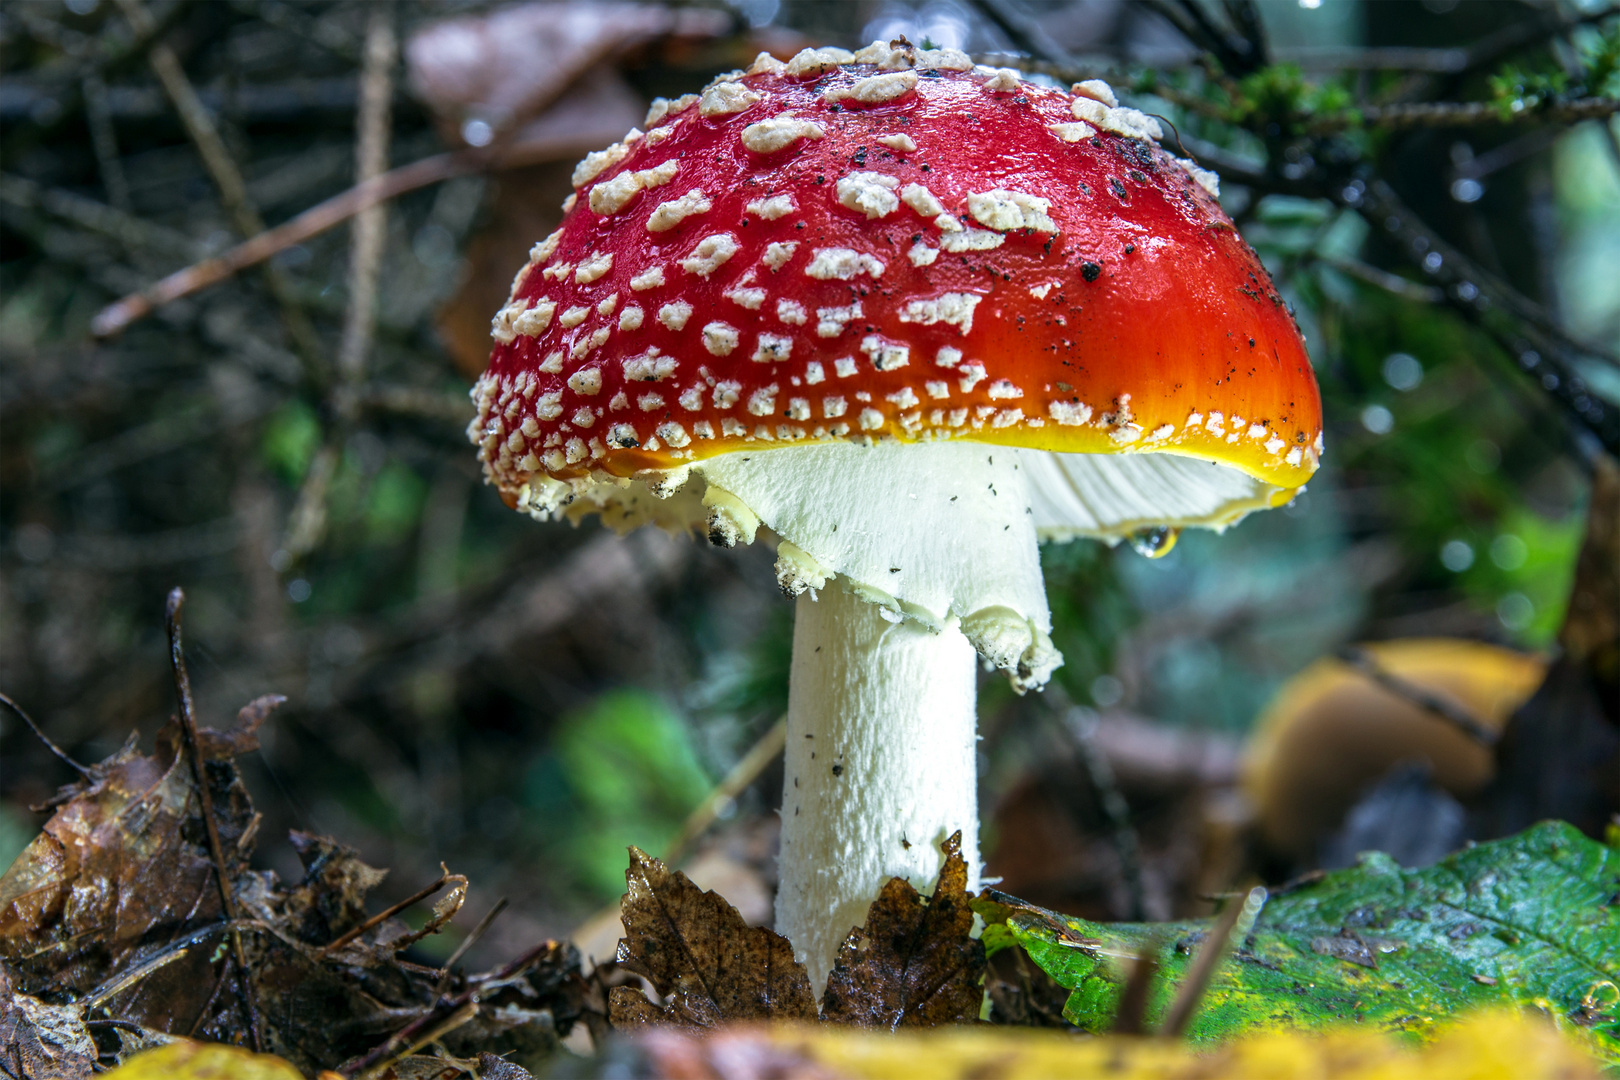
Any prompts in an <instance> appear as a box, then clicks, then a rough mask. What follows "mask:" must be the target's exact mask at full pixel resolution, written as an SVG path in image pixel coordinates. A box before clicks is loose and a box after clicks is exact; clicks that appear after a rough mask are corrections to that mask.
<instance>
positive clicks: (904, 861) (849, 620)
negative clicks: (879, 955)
mask: <svg viewBox="0 0 1620 1080" xmlns="http://www.w3.org/2000/svg"><path fill="white" fill-rule="evenodd" d="M797 603H798V610H797V613H796V616H795V618H796V622H795V625H794V629H793V670H792V681H791V683H790V684H789V690H788V720H787V754H786V772H785V775H784V778H783V798H782V853H781V881H780V885H779V887H778V891H777V895H776V930H777V932H778V933H780V934H782V935H784V936H786V937H787V939H788V940H789V941H791V942H792V943H793V949H794V952H795V954H796V955H797V956H798V957H799V959H800V960H802V961H803V962H804V963H805V965H806V966H807V967H808V968H809V971H810V982H811V985H812V986H813V987H816V988H817V991H818V993H819V990H820V988H821V987H822V986H823V985H824V984H825V983H826V979H827V973H828V971H829V970H831V968H832V964H833V960H834V958H835V957H836V955H837V952H838V946H839V944H840V943H842V941H843V940H844V937H845V936H846V935H847V934H848V933H849V931H850V930H851V929H853V928H854V927H857V926H860V925H861V924H863V923H864V922H865V921H866V909H867V907H868V905H870V904H871V902H872V900H874V899H875V898H876V897H877V894H878V892H879V890H881V889H882V887H883V884H884V882H886V881H888V879H889V878H891V877H902V878H906V879H908V880H910V882H911V883H912V884H913V885H915V886H916V887H918V888H919V889H921V890H922V891H924V892H927V891H929V890H931V889H932V888H933V885H934V881H935V878H936V877H937V876H938V874H939V868H940V863H941V855H940V851H939V845H940V842H941V841H943V840H944V839H946V838H947V837H948V836H950V835H951V834H952V833H954V832H956V831H957V830H961V833H962V857H963V858H964V859H965V860H966V861H967V868H968V888H969V890H977V889H978V887H979V813H978V794H977V776H976V773H977V770H976V768H975V759H976V754H977V750H976V736H975V732H974V727H975V724H974V689H975V686H974V673H975V670H976V668H977V663H976V657H975V655H974V649H973V646H972V645H971V644H970V643H969V642H968V639H967V638H966V637H964V636H963V635H962V633H961V631H960V630H958V629H957V628H956V626H955V624H954V620H953V621H952V623H951V624H950V625H948V626H947V627H946V628H945V629H944V630H943V631H941V632H939V633H935V632H933V631H931V630H929V629H927V628H925V627H923V626H920V625H918V624H917V623H916V622H914V621H912V620H909V619H908V620H905V621H902V622H892V621H890V619H889V618H886V617H885V616H886V615H888V614H889V613H887V612H885V611H884V610H882V609H881V608H879V607H878V606H876V605H874V604H871V603H868V602H866V601H865V600H862V599H860V598H859V597H857V596H855V595H853V594H852V593H850V592H849V591H848V590H847V589H846V588H845V587H844V584H843V583H842V582H841V581H840V582H837V583H829V585H828V587H827V588H825V589H823V590H822V591H821V592H820V594H819V599H812V597H811V596H810V595H809V594H806V595H802V596H800V597H799V599H798V602H797Z"/></svg>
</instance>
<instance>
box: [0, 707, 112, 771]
mask: <svg viewBox="0 0 1620 1080" xmlns="http://www.w3.org/2000/svg"><path fill="white" fill-rule="evenodd" d="M0 705H4V706H5V707H6V708H8V709H10V710H11V711H12V712H13V713H14V714H16V716H17V719H19V720H21V721H22V722H23V723H25V724H27V725H28V730H29V731H32V732H33V733H34V738H36V739H38V740H39V741H40V742H42V743H44V744H45V749H47V750H49V751H50V752H51V753H53V754H55V755H56V756H57V757H58V758H59V759H61V761H62V764H64V765H66V766H67V767H68V768H70V769H73V770H75V771H77V772H78V774H79V775H80V776H82V777H84V778H85V779H86V780H92V779H94V778H95V774H93V773H92V772H91V771H90V770H89V769H87V768H85V767H84V766H83V765H80V764H79V763H78V762H77V761H74V760H73V759H72V758H71V757H69V756H68V753H67V751H66V750H63V749H62V748H61V747H60V746H57V745H56V744H55V743H54V742H52V741H51V739H50V736H48V735H46V734H45V732H43V731H41V730H40V727H39V725H38V724H36V723H34V718H33V717H32V716H29V715H28V714H27V713H26V712H24V711H23V707H22V706H21V705H19V704H17V703H16V702H15V701H12V700H11V698H10V697H9V696H8V695H6V694H0Z"/></svg>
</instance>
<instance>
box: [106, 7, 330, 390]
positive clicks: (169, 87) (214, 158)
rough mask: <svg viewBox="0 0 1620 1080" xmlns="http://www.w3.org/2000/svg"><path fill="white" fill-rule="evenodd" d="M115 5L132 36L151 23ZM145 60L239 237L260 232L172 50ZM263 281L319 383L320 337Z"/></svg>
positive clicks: (155, 48) (280, 289)
mask: <svg viewBox="0 0 1620 1080" xmlns="http://www.w3.org/2000/svg"><path fill="white" fill-rule="evenodd" d="M118 6H119V9H120V10H121V11H122V12H123V13H124V18H125V19H127V20H128V21H129V24H130V25H131V26H132V27H134V28H135V31H136V32H137V33H142V32H145V31H147V30H150V29H151V28H152V26H153V25H154V20H153V19H152V16H151V15H150V14H149V13H148V12H147V10H146V8H145V6H144V5H143V4H142V3H141V0H118ZM147 60H148V62H149V63H150V64H151V66H152V71H153V73H154V74H155V75H157V77H158V82H159V83H161V84H162V85H163V91H164V93H166V94H167V95H168V97H169V100H170V101H171V102H172V103H173V104H174V108H175V112H176V113H178V114H179V116H180V123H181V125H182V126H183V127H184V128H185V129H186V134H187V136H189V137H190V139H191V142H192V145H193V146H195V147H196V148H197V153H198V155H199V156H201V157H202V161H203V167H204V168H206V169H207V170H208V175H209V177H210V178H211V179H212V180H213V182H214V187H215V188H216V189H218V191H219V194H220V199H221V201H222V202H223V203H224V204H225V209H226V211H227V212H228V213H229V214H230V215H231V218H232V220H233V221H234V222H235V225H236V229H237V231H238V232H239V233H240V234H241V235H243V236H256V235H258V234H259V233H262V232H264V229H265V227H264V219H263V218H261V217H260V216H259V212H258V210H257V208H255V207H254V205H253V200H252V199H251V198H250V197H249V196H248V190H247V182H246V181H245V180H244V179H243V178H242V171H241V170H240V169H238V168H237V166H236V161H235V159H234V158H233V157H232V156H231V153H230V151H229V150H228V149H226V147H225V140H224V139H222V138H220V135H219V129H218V128H217V127H216V126H215V125H214V119H213V117H212V116H210V115H209V113H208V109H207V108H206V107H205V106H204V105H203V103H202V99H201V98H199V97H198V96H197V89H196V87H194V86H193V85H192V84H191V80H190V79H189V78H188V77H187V76H186V72H185V68H183V67H182V66H181V64H180V58H179V57H177V56H176V55H175V54H174V50H173V49H171V48H169V46H168V45H166V44H164V43H163V42H161V41H159V42H155V43H153V45H152V49H151V52H150V54H149V55H148V57H147ZM264 280H265V285H266V286H267V287H268V288H269V290H270V295H271V297H272V298H273V299H274V300H275V301H276V304H277V305H278V306H279V307H280V309H281V316H282V324H283V325H284V326H285V327H286V328H287V334H288V336H289V337H290V338H291V340H292V343H293V346H294V348H295V349H296V350H297V351H298V353H299V356H300V359H302V360H303V362H304V366H305V368H306V369H307V370H308V372H309V375H310V377H312V378H313V379H314V380H315V381H316V382H318V383H319V382H322V381H324V378H323V373H324V369H325V363H324V360H323V356H322V349H321V343H320V339H319V338H318V337H317V336H316V335H315V328H314V327H313V326H312V325H310V322H309V318H308V317H307V316H306V315H305V314H304V311H303V309H302V308H301V307H299V306H298V303H297V301H296V300H295V299H294V298H293V295H292V289H291V287H290V286H289V284H288V283H287V281H286V279H285V278H284V277H283V276H282V274H281V273H280V272H279V271H278V270H277V269H276V267H274V266H269V267H266V268H265V271H264Z"/></svg>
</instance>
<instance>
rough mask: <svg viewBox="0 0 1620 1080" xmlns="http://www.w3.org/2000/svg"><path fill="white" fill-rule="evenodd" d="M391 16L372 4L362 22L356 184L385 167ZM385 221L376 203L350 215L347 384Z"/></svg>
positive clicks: (359, 363) (356, 363) (365, 324)
mask: <svg viewBox="0 0 1620 1080" xmlns="http://www.w3.org/2000/svg"><path fill="white" fill-rule="evenodd" d="M392 19H393V15H392V12H391V11H390V10H389V9H388V8H387V7H386V6H379V7H374V8H372V10H371V18H370V20H369V22H368V23H367V25H366V44H365V57H364V62H363V64H362V67H361V70H360V110H359V111H360V116H359V123H358V124H356V127H357V128H358V129H359V130H358V133H357V137H356V140H355V160H356V162H357V163H358V167H357V169H356V176H355V180H356V181H357V182H359V183H361V184H364V183H366V182H367V181H370V180H375V179H376V178H377V177H379V176H381V175H383V173H385V172H387V171H388V133H389V132H388V128H389V105H390V103H391V101H390V99H391V96H392V94H393V82H394V80H393V69H394V60H395V54H396V51H397V49H396V46H395V40H394V26H393V21H392ZM386 224H387V219H386V217H385V215H384V208H383V204H382V203H380V202H379V203H374V204H373V205H371V206H368V207H366V208H365V209H364V210H362V211H360V213H358V214H357V215H355V219H354V230H353V235H352V239H351V242H350V250H349V308H348V312H347V314H346V316H345V318H344V323H343V342H342V344H341V345H340V346H339V348H338V372H339V374H341V375H342V376H343V380H344V381H345V382H347V383H350V384H353V383H357V382H359V381H360V378H361V377H362V376H363V375H364V374H365V363H366V352H367V351H368V350H369V349H370V347H371V332H372V328H373V326H374V325H375V323H376V307H377V271H378V268H379V267H380V266H381V265H382V254H383V240H384V229H385V227H386Z"/></svg>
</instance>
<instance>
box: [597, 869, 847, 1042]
mask: <svg viewBox="0 0 1620 1080" xmlns="http://www.w3.org/2000/svg"><path fill="white" fill-rule="evenodd" d="M625 882H626V884H627V886H628V891H627V892H626V893H625V897H624V900H623V901H622V902H621V904H620V910H621V912H622V914H623V918H624V926H625V934H626V936H625V938H624V939H623V940H622V941H620V942H619V951H618V960H619V963H621V964H623V965H624V967H625V968H626V969H627V970H629V971H632V972H634V973H636V974H638V975H642V976H645V977H646V978H647V979H648V980H649V981H650V982H651V983H652V984H653V987H654V989H656V990H657V991H658V993H659V994H661V995H662V996H663V997H664V999H665V1001H664V1005H663V1007H662V1009H655V1008H654V1007H653V1006H652V1005H650V1004H648V1003H647V1001H646V999H645V998H643V997H641V995H640V994H639V993H637V992H636V991H634V990H631V989H629V988H628V987H616V988H615V989H614V991H613V993H612V995H611V997H610V998H609V1007H610V1016H611V1018H612V1021H613V1023H614V1024H615V1025H616V1026H644V1025H648V1024H654V1023H658V1024H673V1025H676V1026H680V1027H713V1026H715V1025H717V1024H720V1023H724V1022H730V1021H739V1020H813V1019H815V1016H816V1004H815V998H814V996H813V995H812V994H811V992H810V977H809V975H808V974H806V972H805V970H804V965H803V964H801V963H799V962H798V961H797V960H795V959H794V958H793V946H792V945H790V944H789V943H788V940H787V939H786V938H784V937H782V936H781V935H779V934H775V933H772V932H771V931H769V930H766V929H765V928H763V927H757V926H749V925H748V924H747V923H745V922H744V921H743V918H742V916H741V915H739V914H737V909H736V908H734V907H732V906H731V905H730V904H728V903H726V901H725V899H724V898H723V897H721V896H720V895H719V894H718V893H714V892H704V891H703V890H702V889H699V888H698V887H697V886H696V885H693V884H692V882H691V881H690V880H689V879H688V878H687V876H686V875H685V874H682V873H680V872H678V871H677V872H674V873H671V872H670V870H669V868H668V867H666V866H665V865H664V864H663V863H662V862H660V861H659V860H657V859H654V858H652V857H651V856H649V855H648V854H647V853H646V852H644V851H641V850H640V849H639V848H634V847H633V848H631V849H630V868H629V869H628V870H627V871H625ZM632 999H639V1003H638V1002H637V1001H636V1000H632Z"/></svg>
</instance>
